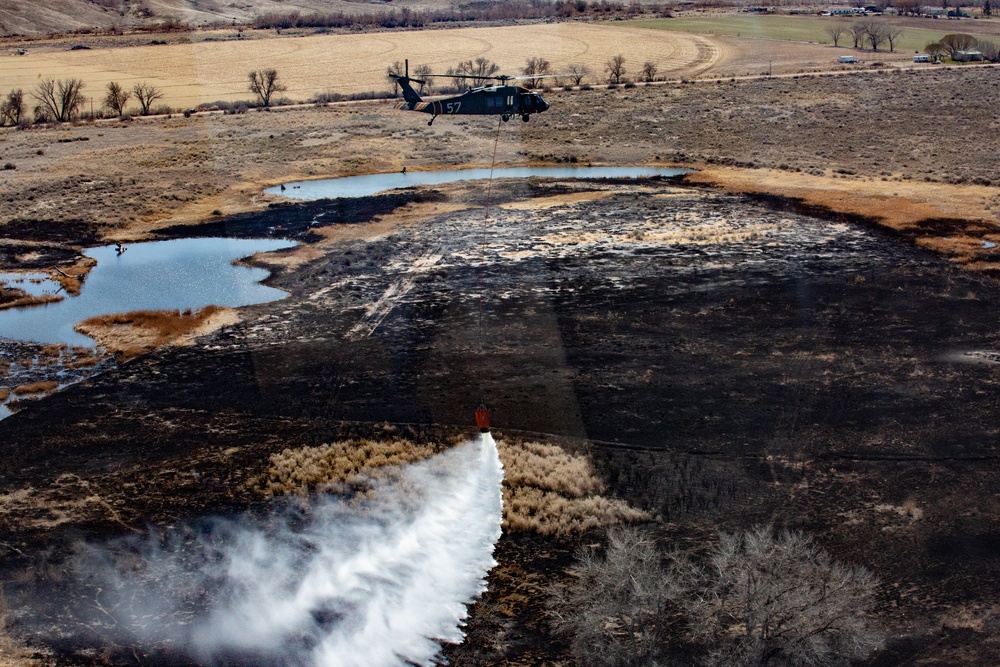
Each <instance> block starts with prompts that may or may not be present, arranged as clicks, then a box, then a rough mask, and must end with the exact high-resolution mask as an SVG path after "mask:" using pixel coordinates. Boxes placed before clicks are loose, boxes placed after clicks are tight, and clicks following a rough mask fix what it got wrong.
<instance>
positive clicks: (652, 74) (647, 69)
mask: <svg viewBox="0 0 1000 667" xmlns="http://www.w3.org/2000/svg"><path fill="white" fill-rule="evenodd" d="M657 69H658V68H657V67H656V63H654V62H653V61H652V60H647V61H646V62H644V63H643V64H642V80H643V81H645V82H647V83H648V82H650V81H656V72H657Z"/></svg>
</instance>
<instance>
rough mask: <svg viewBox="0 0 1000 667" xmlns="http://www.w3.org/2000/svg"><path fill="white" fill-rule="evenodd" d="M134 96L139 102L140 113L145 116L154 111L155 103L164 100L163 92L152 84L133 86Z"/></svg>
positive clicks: (144, 83)
mask: <svg viewBox="0 0 1000 667" xmlns="http://www.w3.org/2000/svg"><path fill="white" fill-rule="evenodd" d="M132 94H133V95H135V99H136V101H138V102H139V111H140V113H141V114H142V115H143V116H148V115H149V112H150V110H151V109H152V106H153V102H155V101H156V100H159V99H162V98H163V91H161V90H160V89H159V88H157V87H156V86H154V85H153V84H151V83H146V82H145V81H143V82H142V83H137V84H135V85H134V86H132Z"/></svg>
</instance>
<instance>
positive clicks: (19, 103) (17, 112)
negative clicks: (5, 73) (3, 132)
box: [0, 88, 24, 125]
mask: <svg viewBox="0 0 1000 667" xmlns="http://www.w3.org/2000/svg"><path fill="white" fill-rule="evenodd" d="M23 117H24V91H23V90H21V89H20V88H17V89H15V90H12V91H10V92H9V93H7V98H6V99H5V100H4V101H3V103H2V104H0V125H7V124H8V123H9V124H10V125H20V124H21V119H22V118H23Z"/></svg>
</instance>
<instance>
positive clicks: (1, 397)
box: [0, 389, 10, 403]
mask: <svg viewBox="0 0 1000 667" xmlns="http://www.w3.org/2000/svg"><path fill="white" fill-rule="evenodd" d="M8 398H10V389H0V403H2V402H3V401H6V400H7V399H8Z"/></svg>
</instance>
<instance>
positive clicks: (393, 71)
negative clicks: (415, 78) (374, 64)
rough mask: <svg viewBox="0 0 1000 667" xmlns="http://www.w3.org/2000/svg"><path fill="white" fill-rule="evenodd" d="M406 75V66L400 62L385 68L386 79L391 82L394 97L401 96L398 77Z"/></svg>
mask: <svg viewBox="0 0 1000 667" xmlns="http://www.w3.org/2000/svg"><path fill="white" fill-rule="evenodd" d="M405 73H406V66H405V65H403V63H401V62H399V61H398V60H397V61H396V62H394V63H393V64H391V65H389V66H388V67H386V68H385V78H386V79H388V80H389V83H391V84H392V96H393V97H398V96H399V80H398V79H396V77H397V76H403V75H404V74H405Z"/></svg>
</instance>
